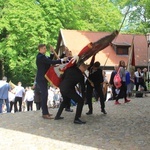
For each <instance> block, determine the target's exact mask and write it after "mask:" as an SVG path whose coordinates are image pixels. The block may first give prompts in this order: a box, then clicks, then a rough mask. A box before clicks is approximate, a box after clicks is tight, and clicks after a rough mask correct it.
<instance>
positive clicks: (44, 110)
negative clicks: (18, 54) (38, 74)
mask: <svg viewBox="0 0 150 150" xmlns="http://www.w3.org/2000/svg"><path fill="white" fill-rule="evenodd" d="M37 84H38V85H39V87H40V91H41V101H42V102H41V105H42V114H43V115H48V114H49V112H48V107H47V99H48V88H47V86H48V84H47V80H46V79H45V80H38V81H37Z"/></svg>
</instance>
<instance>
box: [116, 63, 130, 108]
mask: <svg viewBox="0 0 150 150" xmlns="http://www.w3.org/2000/svg"><path fill="white" fill-rule="evenodd" d="M118 73H119V75H120V78H121V86H120V87H119V88H118V90H120V92H119V93H118V95H117V96H116V101H115V105H119V104H121V103H120V102H119V99H120V98H124V103H128V102H130V100H128V99H127V85H126V69H125V62H124V61H123V60H121V61H120V62H119V69H118Z"/></svg>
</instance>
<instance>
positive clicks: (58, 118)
mask: <svg viewBox="0 0 150 150" xmlns="http://www.w3.org/2000/svg"><path fill="white" fill-rule="evenodd" d="M60 119H64V117H55V120H60Z"/></svg>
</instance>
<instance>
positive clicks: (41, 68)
mask: <svg viewBox="0 0 150 150" xmlns="http://www.w3.org/2000/svg"><path fill="white" fill-rule="evenodd" d="M38 50H39V53H38V55H37V57H36V65H37V75H36V82H37V84H38V85H39V87H40V91H41V99H42V115H43V116H42V117H43V118H44V119H52V117H51V114H49V112H48V107H47V97H48V89H47V87H48V84H47V82H48V81H47V80H46V78H45V74H46V72H47V70H48V69H49V67H50V65H51V64H61V63H63V62H65V61H66V58H63V59H59V60H52V58H53V56H54V55H53V54H51V55H50V57H47V56H45V53H46V45H45V44H40V45H39V46H38ZM50 51H51V52H53V51H54V50H53V48H51V47H50Z"/></svg>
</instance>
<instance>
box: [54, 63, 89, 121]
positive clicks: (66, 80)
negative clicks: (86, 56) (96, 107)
mask: <svg viewBox="0 0 150 150" xmlns="http://www.w3.org/2000/svg"><path fill="white" fill-rule="evenodd" d="M86 69H87V65H86V64H84V63H82V64H81V65H80V66H79V67H77V66H73V67H71V68H68V69H67V70H66V71H65V72H64V74H63V77H62V78H63V80H62V82H61V83H60V87H59V88H60V92H61V94H62V97H63V101H62V103H61V105H60V107H59V110H58V112H57V114H56V116H55V120H59V119H63V118H64V117H61V114H62V111H63V109H64V108H66V105H67V104H68V101H69V102H70V99H73V100H74V101H75V102H76V103H77V108H76V114H75V118H74V123H75V124H85V122H84V121H82V120H80V117H81V113H82V108H83V105H84V97H85V84H84V75H83V72H84V71H85V70H86ZM78 83H79V84H80V85H81V93H82V97H81V96H80V95H79V94H78V93H77V92H76V89H75V86H76V85H77V84H78Z"/></svg>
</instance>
